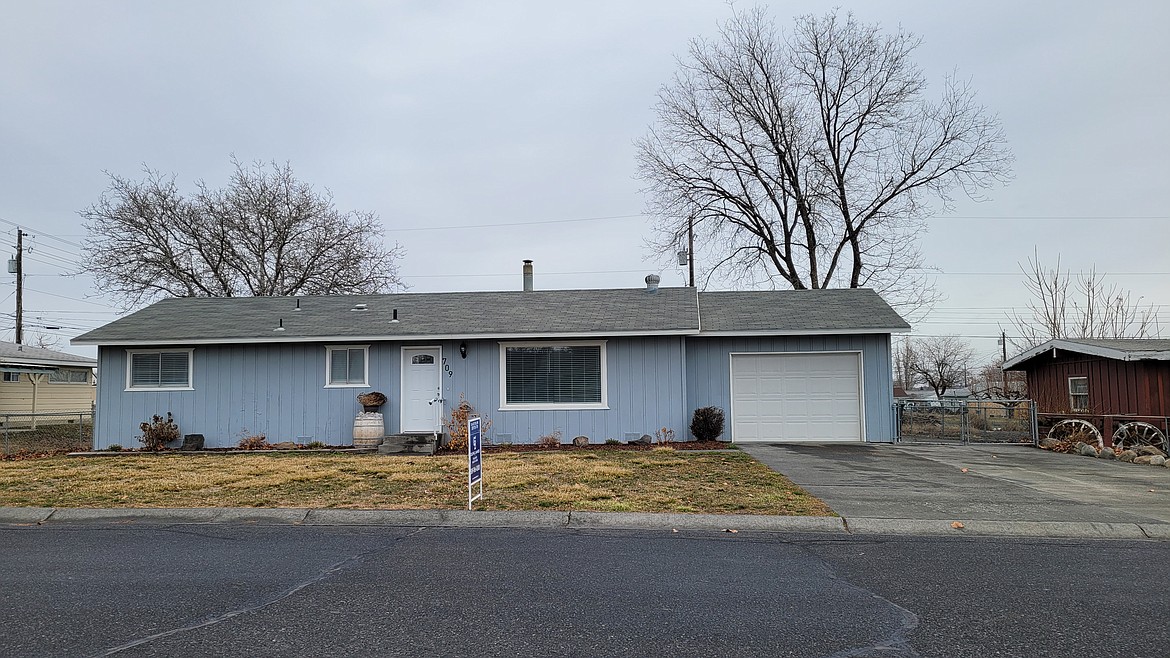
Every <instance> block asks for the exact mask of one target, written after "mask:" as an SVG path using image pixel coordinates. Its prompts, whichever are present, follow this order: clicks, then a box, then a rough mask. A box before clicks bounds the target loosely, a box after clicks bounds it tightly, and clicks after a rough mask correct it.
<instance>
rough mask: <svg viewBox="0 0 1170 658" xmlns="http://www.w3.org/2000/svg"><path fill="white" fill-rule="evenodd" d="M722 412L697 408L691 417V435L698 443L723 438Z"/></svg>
mask: <svg viewBox="0 0 1170 658" xmlns="http://www.w3.org/2000/svg"><path fill="white" fill-rule="evenodd" d="M723 418H724V416H723V410H722V409H720V408H719V407H699V408H698V409H695V413H694V415H693V416H691V434H693V435H694V436H695V438H696V439H698V440H699V441H718V440H719V437H721V436H723Z"/></svg>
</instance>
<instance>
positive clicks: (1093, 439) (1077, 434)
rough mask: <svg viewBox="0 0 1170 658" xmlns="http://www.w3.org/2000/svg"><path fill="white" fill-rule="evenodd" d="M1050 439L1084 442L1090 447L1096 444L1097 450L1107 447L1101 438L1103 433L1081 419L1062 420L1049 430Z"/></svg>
mask: <svg viewBox="0 0 1170 658" xmlns="http://www.w3.org/2000/svg"><path fill="white" fill-rule="evenodd" d="M1048 438H1050V439H1056V440H1057V441H1069V442H1072V441H1084V442H1085V443H1088V444H1090V445H1093V444H1096V445H1097V449H1098V450H1099V449H1101V448H1102V447H1103V446H1104V445H1105V440H1104V439H1103V438H1102V437H1101V432H1099V431H1097V428H1096V427H1094V426H1093V424H1092V423H1090V422H1089V421H1087V420H1081V419H1080V418H1073V419H1071V420H1062V421H1060V422H1059V423H1056V424H1055V425H1053V426H1052V429H1050V430H1048Z"/></svg>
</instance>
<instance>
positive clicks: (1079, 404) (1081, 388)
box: [1068, 377, 1089, 411]
mask: <svg viewBox="0 0 1170 658" xmlns="http://www.w3.org/2000/svg"><path fill="white" fill-rule="evenodd" d="M1068 404H1069V408H1070V409H1071V410H1072V411H1088V410H1089V378H1088V377H1069V378H1068Z"/></svg>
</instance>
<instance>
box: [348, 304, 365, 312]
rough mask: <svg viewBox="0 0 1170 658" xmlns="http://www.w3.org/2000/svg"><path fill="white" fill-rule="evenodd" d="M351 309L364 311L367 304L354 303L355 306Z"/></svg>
mask: <svg viewBox="0 0 1170 658" xmlns="http://www.w3.org/2000/svg"><path fill="white" fill-rule="evenodd" d="M349 310H351V311H364V310H366V305H365V304H354V305H353V308H351V309H349Z"/></svg>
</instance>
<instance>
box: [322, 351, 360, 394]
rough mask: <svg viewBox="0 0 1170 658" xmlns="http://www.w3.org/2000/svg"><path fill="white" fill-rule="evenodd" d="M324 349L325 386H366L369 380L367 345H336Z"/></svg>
mask: <svg viewBox="0 0 1170 658" xmlns="http://www.w3.org/2000/svg"><path fill="white" fill-rule="evenodd" d="M326 349H327V352H326V354H327V358H326V359H325V360H326V361H327V363H326V365H325V369H326V370H325V372H326V376H325V385H326V386H365V385H366V382H367V381H368V379H369V376H368V375H369V368H368V365H369V359H368V358H367V356H368V353H369V349H370V348H369V346H368V345H337V346H331V347H328V348H326Z"/></svg>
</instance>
